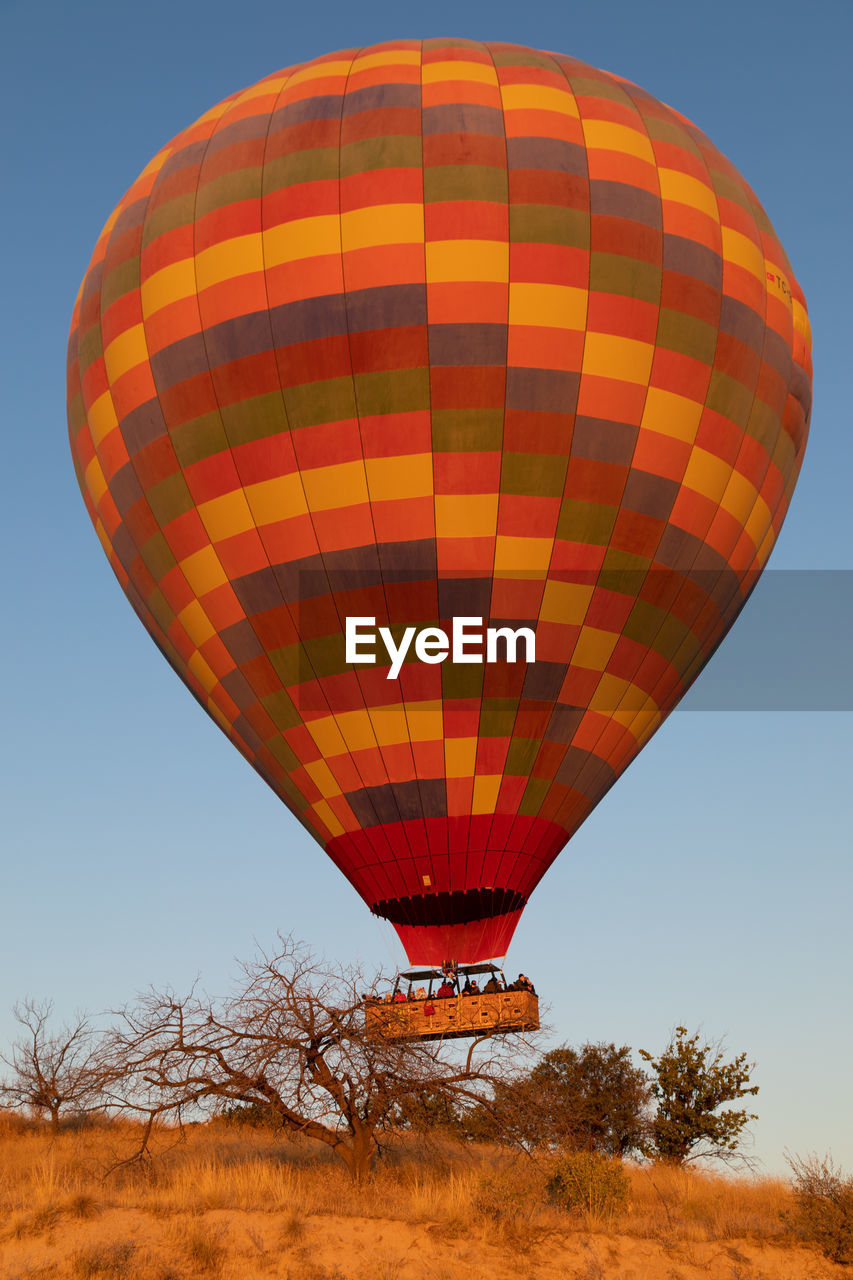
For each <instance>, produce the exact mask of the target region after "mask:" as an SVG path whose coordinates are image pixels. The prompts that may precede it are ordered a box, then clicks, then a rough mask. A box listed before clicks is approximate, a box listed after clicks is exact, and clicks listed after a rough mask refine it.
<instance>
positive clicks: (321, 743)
mask: <svg viewBox="0 0 853 1280" xmlns="http://www.w3.org/2000/svg"><path fill="white" fill-rule="evenodd" d="M305 728H306V729H307V730H308V732H309V733H310V734H311V737H312V738H313V739H314V741H315V742H316V744H317V749H318V750H319V751H321V752H322V754H323V755H324V756H325V757H326V758H327V759H329V760H330V759H332V758H333V757H334V756H341V755H344V753H345V752H346V749H347V746H346V743H345V742H344V740H343V737H342V736H341V731H340V729H339V728H338V725H337V722H336V721H335V717H334V716H321V717H320V718H319V719H318V720H306V721H305Z"/></svg>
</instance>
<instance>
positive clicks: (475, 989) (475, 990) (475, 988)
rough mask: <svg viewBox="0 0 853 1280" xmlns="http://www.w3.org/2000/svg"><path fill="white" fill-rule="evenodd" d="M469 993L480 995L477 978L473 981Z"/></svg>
mask: <svg viewBox="0 0 853 1280" xmlns="http://www.w3.org/2000/svg"><path fill="white" fill-rule="evenodd" d="M468 994H469V996H478V995H479V994H480V988H479V987H478V986H477V982H476V979H475V980H474V981H473V982H472V983H471V990H470V991H469V992H468Z"/></svg>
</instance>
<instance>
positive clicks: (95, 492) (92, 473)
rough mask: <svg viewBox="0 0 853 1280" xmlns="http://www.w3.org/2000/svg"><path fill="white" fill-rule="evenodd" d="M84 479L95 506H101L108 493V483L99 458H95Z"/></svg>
mask: <svg viewBox="0 0 853 1280" xmlns="http://www.w3.org/2000/svg"><path fill="white" fill-rule="evenodd" d="M83 479H84V480H85V481H86V488H87V489H88V491H89V496H90V497H91V499H92V501H93V502H94V504H95V506H96V507H97V506H100V502H101V498H103V496H104V494H105V493H106V491H107V481H106V477H105V475H104V473H103V471H102V469H101V464H100V462H99V461H98V459H97V458H93V459H92V461H91V462H90V463H89V465H88V467H87V468H86V470H85V472H84V475H83Z"/></svg>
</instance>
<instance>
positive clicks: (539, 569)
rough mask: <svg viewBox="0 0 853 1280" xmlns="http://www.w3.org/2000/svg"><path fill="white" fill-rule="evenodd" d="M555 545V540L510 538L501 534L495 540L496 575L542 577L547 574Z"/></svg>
mask: <svg viewBox="0 0 853 1280" xmlns="http://www.w3.org/2000/svg"><path fill="white" fill-rule="evenodd" d="M553 545H554V540H553V538H510V537H507V536H506V534H499V535H498V536H497V538H496V539H495V574H497V575H499V576H501V577H505V576H506V575H510V576H511V577H513V578H538V577H541V576H542V575H543V574H544V573H546V572H547V569H548V565H549V563H550V560H551V550H552V548H553Z"/></svg>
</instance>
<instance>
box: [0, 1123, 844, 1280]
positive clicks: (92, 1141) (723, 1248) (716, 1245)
mask: <svg viewBox="0 0 853 1280" xmlns="http://www.w3.org/2000/svg"><path fill="white" fill-rule="evenodd" d="M137 1137H138V1135H137V1132H136V1131H135V1130H133V1129H132V1128H131V1127H123V1126H117V1125H113V1126H108V1127H105V1128H103V1129H89V1130H83V1131H80V1132H77V1133H65V1134H61V1135H60V1136H59V1137H58V1138H57V1139H56V1140H54V1141H51V1140H50V1139H49V1137H48V1136H47V1135H46V1134H44V1133H41V1132H39V1131H38V1130H36V1129H32V1128H31V1129H26V1128H17V1129H7V1130H6V1131H5V1132H2V1131H0V1255H2V1256H0V1274H2V1275H3V1276H4V1280H5V1278H6V1277H7V1276H8V1277H9V1280H112V1278H113V1277H120V1278H121V1280H193V1278H194V1277H197V1276H209V1277H213V1278H214V1280H216V1278H217V1277H218V1278H219V1280H255V1278H259V1280H260V1278H262V1277H273V1278H276V1280H278V1278H279V1277H280V1278H281V1280H412V1277H415V1276H417V1277H420V1276H423V1277H424V1280H451V1278H452V1280H482V1278H483V1277H485V1276H486V1275H494V1276H501V1277H502V1276H503V1274H504V1272H503V1270H501V1269H500V1266H498V1264H497V1263H495V1262H494V1261H493V1262H492V1263H491V1264H490V1265H491V1267H492V1270H491V1271H490V1270H489V1268H488V1267H487V1266H486V1265H485V1254H486V1253H489V1254H490V1255H491V1254H494V1256H495V1257H500V1258H505V1259H506V1267H507V1270H506V1275H507V1276H508V1277H514V1276H519V1277H522V1278H523V1280H527V1278H528V1277H536V1280H538V1278H539V1277H540V1276H542V1277H546V1276H548V1277H550V1275H551V1270H550V1268H549V1267H548V1266H547V1265H546V1264H545V1262H543V1259H547V1257H548V1256H549V1251H550V1252H552V1253H553V1252H555V1251H556V1252H559V1250H561V1249H564V1250H565V1249H573V1250H574V1251H575V1253H576V1254H577V1257H576V1258H575V1260H574V1262H573V1263H572V1266H571V1267H569V1266H568V1265H567V1266H566V1268H565V1269H564V1270H562V1271H557V1272H555V1273H554V1274H557V1275H561V1276H563V1275H565V1276H572V1277H575V1276H577V1277H580V1278H582V1280H587V1278H589V1280H593V1278H594V1277H595V1276H602V1277H609V1276H610V1275H613V1276H621V1275H622V1274H623V1271H622V1270H621V1269H620V1266H621V1264H619V1263H618V1258H619V1257H620V1256H621V1255H620V1250H622V1251H623V1252H624V1250H626V1249H632V1248H633V1249H639V1250H641V1251H642V1250H643V1249H645V1250H646V1252H647V1253H648V1256H649V1258H651V1256H652V1254H651V1253H649V1249H650V1248H651V1247H652V1246H653V1248H654V1250H657V1252H658V1253H660V1254H661V1256H663V1255H666V1257H667V1258H668V1263H667V1266H668V1267H669V1270H668V1271H662V1272H661V1274H662V1275H667V1276H668V1275H673V1276H674V1275H675V1274H676V1273H678V1274H683V1275H684V1276H685V1277H686V1276H690V1275H692V1274H693V1271H691V1269H690V1268H691V1267H692V1266H693V1265H694V1264H695V1266H697V1267H698V1266H699V1262H698V1261H697V1259H699V1258H700V1255H701V1258H703V1259H706V1261H707V1258H708V1257H716V1258H718V1259H723V1261H724V1263H725V1268H727V1269H724V1270H722V1271H720V1275H723V1276H725V1277H726V1278H727V1280H728V1278H729V1277H731V1278H732V1280H736V1278H737V1277H739V1276H743V1277H756V1280H757V1277H758V1276H759V1275H763V1274H764V1272H759V1271H755V1270H753V1269H751V1266H750V1265H749V1262H748V1259H747V1258H746V1256H745V1255H744V1254H743V1252H742V1249H743V1247H745V1246H744V1244H743V1242H747V1243H749V1244H751V1246H753V1247H757V1248H760V1249H767V1248H769V1247H772V1246H779V1247H780V1248H785V1249H788V1248H789V1241H788V1240H787V1239H786V1236H785V1232H786V1223H785V1221H784V1219H783V1217H782V1214H783V1212H784V1211H786V1210H790V1209H791V1207H792V1204H793V1197H792V1192H791V1190H790V1187H789V1186H788V1184H787V1183H785V1182H783V1181H782V1180H777V1179H768V1178H733V1177H731V1176H725V1175H715V1174H711V1173H705V1172H699V1171H695V1170H674V1169H668V1168H661V1167H657V1166H648V1167H640V1166H631V1167H628V1168H627V1172H628V1176H629V1180H630V1194H629V1198H628V1207H627V1210H626V1211H625V1213H624V1214H622V1215H621V1216H620V1217H619V1218H618V1219H613V1218H612V1217H609V1218H607V1219H601V1220H597V1219H596V1218H595V1217H594V1216H591V1215H589V1214H575V1215H572V1214H567V1213H566V1212H564V1211H562V1210H560V1209H559V1208H557V1207H556V1206H554V1205H553V1204H551V1203H549V1201H548V1196H547V1175H548V1169H547V1167H545V1165H538V1164H536V1163H534V1162H533V1161H530V1160H528V1159H526V1158H523V1157H515V1158H513V1157H512V1156H508V1155H507V1153H506V1152H502V1151H500V1150H499V1149H497V1148H490V1147H486V1146H482V1147H476V1148H462V1147H459V1146H456V1145H454V1144H450V1143H448V1144H446V1145H444V1146H442V1144H440V1143H435V1142H432V1143H430V1145H429V1148H424V1147H423V1146H422V1145H421V1144H419V1143H418V1142H417V1141H416V1140H414V1139H405V1140H404V1139H401V1140H399V1141H397V1142H396V1143H395V1144H394V1145H393V1146H392V1147H391V1149H390V1150H389V1152H388V1153H387V1156H386V1158H385V1159H384V1160H383V1161H382V1162H380V1164H379V1166H378V1167H377V1171H376V1174H375V1176H374V1177H373V1178H372V1179H371V1180H370V1181H369V1182H368V1183H366V1184H365V1185H364V1186H361V1187H354V1186H352V1185H351V1183H350V1181H349V1179H348V1176H347V1173H346V1170H345V1169H344V1168H343V1166H342V1165H339V1164H338V1163H337V1162H335V1160H334V1158H333V1157H330V1156H327V1155H326V1153H324V1152H323V1151H322V1150H320V1151H318V1150H317V1149H316V1148H313V1147H311V1146H309V1145H305V1144H299V1143H295V1142H291V1141H288V1140H286V1139H284V1138H282V1137H279V1136H277V1135H275V1134H273V1133H270V1132H268V1131H264V1130H242V1131H241V1130H233V1129H228V1128H225V1127H217V1126H214V1125H210V1126H198V1127H196V1128H191V1129H190V1130H188V1131H187V1133H186V1135H185V1138H184V1140H182V1141H179V1140H176V1135H175V1134H174V1133H170V1132H164V1133H162V1134H161V1135H160V1136H159V1138H158V1144H159V1148H160V1151H159V1154H158V1155H157V1157H156V1158H155V1159H154V1160H153V1161H148V1162H145V1163H136V1164H130V1165H126V1166H124V1167H121V1168H119V1169H117V1170H115V1171H114V1172H112V1173H111V1174H109V1176H105V1175H106V1173H107V1170H108V1168H109V1167H110V1166H111V1165H115V1163H116V1161H117V1160H120V1159H122V1158H123V1157H126V1156H127V1155H128V1154H130V1152H131V1151H132V1149H133V1144H134V1142H135V1141H136V1140H137ZM371 1223H372V1224H375V1225H374V1226H371ZM348 1224H349V1225H348ZM374 1238H375V1240H376V1241H377V1242H379V1243H377V1244H376V1246H375V1247H374V1245H373V1240H374ZM383 1240H385V1243H384V1244H382V1243H381V1242H382V1241H383ZM338 1241H339V1242H340V1243H339V1244H337V1243H336V1242H338ZM736 1241H737V1242H738V1244H737V1246H735V1243H734V1242H736ZM318 1242H320V1243H319V1244H318ZM389 1242H390V1243H389ZM424 1242H427V1245H426V1247H425V1245H424ZM632 1242H634V1243H632ZM643 1242H650V1243H649V1244H648V1245H647V1244H645V1243H643ZM321 1246H322V1247H321ZM336 1250H337V1252H336ZM709 1250H710V1252H709ZM495 1251H497V1253H495ZM703 1251H704V1252H703ZM555 1256H556V1255H555ZM415 1259H418V1262H417V1265H418V1266H420V1267H422V1268H423V1269H421V1270H417V1269H413V1268H414V1267H415V1261H414V1260H415ZM481 1260H482V1265H481ZM501 1265H503V1264H501ZM720 1265H722V1264H720ZM819 1265H820V1266H821V1267H823V1266H824V1265H828V1264H823V1262H821V1263H820V1264H819ZM495 1267H497V1268H498V1269H497V1270H495ZM702 1267H704V1273H706V1274H709V1275H716V1274H717V1272H716V1271H714V1270H708V1265H706V1262H703V1263H702ZM700 1270H701V1268H700ZM628 1273H629V1268H625V1270H624V1274H626V1275H627V1274H628ZM636 1274H637V1275H642V1276H644V1277H645V1276H646V1275H648V1276H653V1275H655V1276H656V1275H657V1274H658V1273H657V1271H655V1270H653V1269H652V1266H651V1262H648V1261H647V1262H645V1263H643V1264H642V1266H640V1267H639V1269H637V1270H636ZM696 1274H699V1272H698V1271H697V1272H696ZM767 1274H768V1275H770V1274H773V1275H775V1274H776V1272H768V1273H767ZM778 1274H779V1275H782V1276H788V1275H791V1276H795V1275H798V1274H799V1272H798V1271H796V1270H793V1269H792V1270H788V1271H786V1270H785V1269H784V1268H783V1269H782V1270H781V1271H779V1272H778ZM808 1274H809V1275H810V1276H811V1275H814V1276H823V1275H826V1276H829V1275H833V1274H835V1272H834V1270H830V1271H826V1270H819V1269H818V1270H812V1271H809V1272H808ZM839 1274H840V1272H839Z"/></svg>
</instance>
